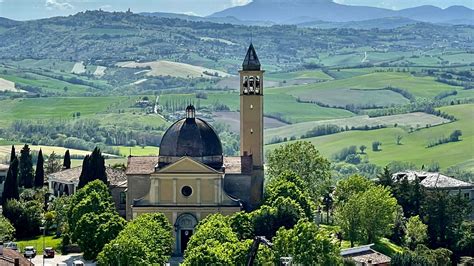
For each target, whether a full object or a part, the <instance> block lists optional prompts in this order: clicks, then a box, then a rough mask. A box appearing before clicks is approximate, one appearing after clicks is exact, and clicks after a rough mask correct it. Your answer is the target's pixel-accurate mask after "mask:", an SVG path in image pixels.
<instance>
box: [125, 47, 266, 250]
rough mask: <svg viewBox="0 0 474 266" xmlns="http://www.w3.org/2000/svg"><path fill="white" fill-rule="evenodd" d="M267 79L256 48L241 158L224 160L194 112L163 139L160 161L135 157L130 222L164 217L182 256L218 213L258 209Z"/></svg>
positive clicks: (245, 80)
mask: <svg viewBox="0 0 474 266" xmlns="http://www.w3.org/2000/svg"><path fill="white" fill-rule="evenodd" d="M263 73H264V71H262V70H261V66H260V62H259V60H258V57H257V54H256V52H255V49H254V47H253V45H250V47H249V49H248V51H247V55H246V57H245V60H244V62H243V70H242V71H240V138H241V139H240V145H241V147H240V151H241V154H240V156H239V157H224V156H223V152H222V144H221V141H220V139H219V136H218V135H217V133H216V132H215V131H214V129H213V128H212V126H210V125H209V124H208V123H207V122H206V121H204V120H203V119H201V118H198V117H196V110H195V108H194V106H192V105H190V106H188V107H187V108H186V117H185V118H183V119H180V120H178V121H176V122H175V123H174V124H173V125H172V126H170V127H169V129H168V130H167V131H166V132H165V134H164V135H163V138H162V140H161V145H160V151H159V155H158V156H154V157H129V159H128V166H127V171H126V174H127V179H128V188H127V219H133V218H135V217H137V216H138V215H140V214H143V213H149V212H162V213H164V214H165V215H166V216H167V217H168V219H169V220H170V222H171V224H172V225H174V232H173V234H174V237H175V240H176V241H175V246H174V253H175V255H181V254H182V253H183V252H184V250H185V249H186V246H187V243H188V241H189V239H190V237H191V235H192V234H193V232H194V228H195V226H196V225H197V223H198V222H199V221H200V220H202V219H203V218H205V217H206V216H207V215H209V214H212V213H222V214H224V215H228V214H232V213H234V212H238V211H240V210H242V209H246V210H252V209H254V208H256V207H257V206H258V205H259V204H260V202H261V200H262V194H263Z"/></svg>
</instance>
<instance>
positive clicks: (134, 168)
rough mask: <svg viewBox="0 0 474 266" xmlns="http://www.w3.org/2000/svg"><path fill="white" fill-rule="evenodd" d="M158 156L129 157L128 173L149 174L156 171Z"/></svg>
mask: <svg viewBox="0 0 474 266" xmlns="http://www.w3.org/2000/svg"><path fill="white" fill-rule="evenodd" d="M157 164H158V156H142V157H134V156H130V157H128V163H127V170H126V171H125V173H126V174H127V175H148V174H151V173H153V172H155V166H156V165H157Z"/></svg>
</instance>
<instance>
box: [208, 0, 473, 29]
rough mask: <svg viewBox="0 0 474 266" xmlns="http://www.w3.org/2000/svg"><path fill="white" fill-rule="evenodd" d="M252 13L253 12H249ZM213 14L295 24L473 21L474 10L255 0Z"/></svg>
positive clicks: (326, 0) (319, 0)
mask: <svg viewBox="0 0 474 266" xmlns="http://www.w3.org/2000/svg"><path fill="white" fill-rule="evenodd" d="M249 14H252V16H249ZM210 17H212V18H217V17H235V18H237V19H239V20H244V21H245V20H249V19H251V20H255V19H257V20H263V21H272V22H275V23H281V24H295V22H297V23H303V22H310V21H315V20H322V21H331V22H348V21H362V20H367V19H380V18H386V17H404V18H407V19H413V20H418V21H425V22H432V23H440V22H449V21H452V20H459V19H464V20H467V21H471V24H472V23H474V10H471V9H469V8H466V7H463V6H452V7H449V8H446V9H441V8H438V7H434V6H419V7H415V8H408V9H402V10H390V9H383V8H376V7H368V6H349V5H342V4H338V3H334V2H333V1H332V0H294V1H285V0H254V1H252V2H251V3H249V4H247V5H244V6H237V7H232V8H229V9H225V10H223V11H220V12H217V13H214V14H212V15H211V16H210Z"/></svg>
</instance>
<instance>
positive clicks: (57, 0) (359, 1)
mask: <svg viewBox="0 0 474 266" xmlns="http://www.w3.org/2000/svg"><path fill="white" fill-rule="evenodd" d="M249 1H251V0H0V17H7V18H11V19H17V20H29V19H37V18H44V17H51V16H65V15H70V14H75V13H77V12H79V11H84V10H88V9H89V10H91V9H99V8H102V9H103V10H107V11H125V10H127V9H128V8H131V10H132V11H133V12H173V13H185V14H194V15H200V16H206V15H210V14H212V13H214V12H216V11H220V10H223V9H225V8H228V7H232V6H236V5H244V4H246V3H248V2H249ZM288 1H291V0H288ZM335 1H336V2H338V3H342V4H347V5H366V6H376V7H383V8H390V9H402V8H407V7H413V6H419V5H435V6H439V7H442V8H446V7H448V6H451V5H464V6H467V7H469V8H473V9H474V1H473V0H417V1H413V0H335Z"/></svg>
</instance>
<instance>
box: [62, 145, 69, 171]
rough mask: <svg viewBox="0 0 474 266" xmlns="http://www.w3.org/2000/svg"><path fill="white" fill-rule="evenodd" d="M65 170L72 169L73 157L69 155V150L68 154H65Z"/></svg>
mask: <svg viewBox="0 0 474 266" xmlns="http://www.w3.org/2000/svg"><path fill="white" fill-rule="evenodd" d="M63 168H64V169H70V168H71V155H70V154H69V150H67V151H66V153H65V154H64V161H63Z"/></svg>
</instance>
